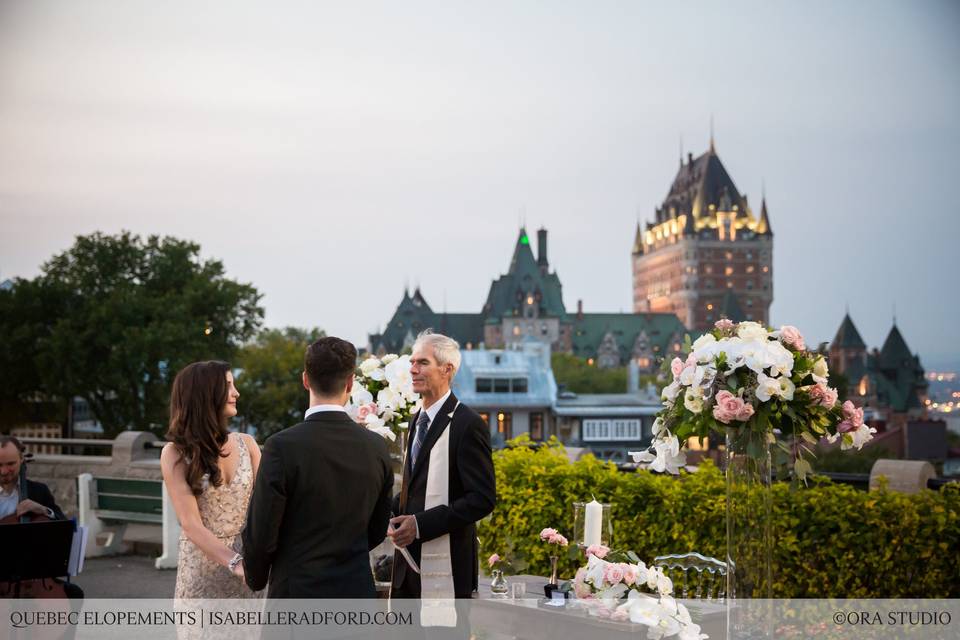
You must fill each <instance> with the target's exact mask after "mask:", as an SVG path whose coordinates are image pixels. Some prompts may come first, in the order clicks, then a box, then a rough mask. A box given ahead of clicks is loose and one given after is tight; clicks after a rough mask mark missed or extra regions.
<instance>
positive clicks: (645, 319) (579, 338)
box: [570, 313, 687, 361]
mask: <svg viewBox="0 0 960 640" xmlns="http://www.w3.org/2000/svg"><path fill="white" fill-rule="evenodd" d="M570 319H571V320H573V336H572V342H573V354H574V355H576V356H580V357H582V358H588V357H593V356H594V355H596V353H597V348H598V347H599V346H600V343H601V342H602V341H603V338H604V336H605V335H606V334H607V332H610V333H612V334H613V337H614V339H615V340H616V341H617V346H618V347H619V349H620V356H621V359H622V360H623V361H626V360H627V359H629V357H630V354H631V353H632V352H633V345H634V343H635V342H636V340H637V336H638V335H640V332H641V331H646V333H647V338H649V339H650V345H651V347H654V351H655V352H656V353H657V354H658V355H663V354H666V353H667V352H668V351H669V350H670V339H671V337H675V338H679V339H680V341H681V342H682V341H683V335H684V334H685V333H687V331H686V329H685V328H684V326H683V324H682V323H681V322H680V320H678V319H677V316H676V315H674V314H672V313H584V314H583V318H582V319H577V317H576V316H575V315H571V316H570Z"/></svg>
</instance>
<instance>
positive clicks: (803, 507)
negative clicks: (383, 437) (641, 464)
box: [478, 438, 960, 598]
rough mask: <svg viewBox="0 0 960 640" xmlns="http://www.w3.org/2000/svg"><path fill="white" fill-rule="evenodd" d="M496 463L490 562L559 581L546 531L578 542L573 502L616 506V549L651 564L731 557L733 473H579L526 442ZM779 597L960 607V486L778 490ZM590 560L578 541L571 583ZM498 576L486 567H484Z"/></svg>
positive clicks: (559, 451) (569, 568) (555, 447)
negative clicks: (493, 557) (514, 564)
mask: <svg viewBox="0 0 960 640" xmlns="http://www.w3.org/2000/svg"><path fill="white" fill-rule="evenodd" d="M513 444H515V445H517V446H515V447H514V448H509V449H503V450H500V451H497V452H495V453H494V463H495V466H496V475H497V507H496V509H495V510H494V512H493V513H492V514H491V515H490V517H489V518H487V519H485V520H484V521H482V522H481V523H480V525H479V531H478V535H479V537H480V540H481V542H482V546H481V556H482V558H483V559H484V560H485V559H486V558H487V557H488V556H489V555H490V554H491V553H495V552H497V553H501V554H503V552H504V549H507V548H513V549H514V552H515V553H516V554H518V555H519V556H520V557H521V558H522V560H523V562H524V563H526V567H527V568H526V570H525V572H526V573H531V574H536V575H547V574H548V572H549V556H550V554H551V551H555V550H556V548H555V547H550V546H549V545H547V544H546V543H543V542H540V541H539V538H538V534H539V533H540V530H541V529H543V528H544V527H555V528H556V529H558V530H559V531H560V532H561V533H563V534H564V535H566V536H567V537H568V538H571V540H572V537H573V503H574V502H577V501H589V500H590V499H591V495H593V496H595V497H596V499H597V500H599V501H601V502H610V503H613V511H612V517H613V520H614V530H613V540H612V546H614V547H617V548H623V549H632V550H634V551H636V552H637V555H639V556H640V558H641V559H643V560H645V561H646V562H648V563H650V562H652V561H653V558H654V557H655V556H657V555H663V554H668V553H685V552H688V551H698V552H700V553H703V554H706V555H709V556H713V557H716V558H720V559H723V558H724V556H725V548H726V543H725V535H726V533H725V531H726V529H725V519H724V506H725V485H724V478H723V474H722V473H721V472H720V471H719V470H718V469H717V468H716V467H715V466H713V465H711V464H709V463H708V464H704V465H702V466H701V467H700V470H699V471H698V472H696V473H693V474H683V475H681V476H680V477H672V476H666V475H659V474H654V473H650V472H647V471H641V472H638V473H621V472H619V471H617V468H616V466H614V465H613V464H610V463H604V462H600V461H599V460H597V459H596V458H594V457H592V456H586V457H585V458H584V459H582V460H580V461H578V462H576V463H571V462H569V461H568V459H567V457H566V455H565V453H564V451H563V448H562V447H561V446H560V445H559V444H558V443H557V442H556V441H555V440H553V441H551V443H550V444H549V445H548V446H544V447H541V448H539V449H537V448H533V447H532V446H529V445H530V443H529V441H527V440H526V439H525V438H521V439H517V440H515V441H514V442H513ZM772 491H773V516H772V517H773V522H772V530H773V538H774V560H773V564H774V566H773V577H774V585H773V591H774V597H777V598H827V597H836V598H905V597H916V598H921V597H922V598H957V597H960V554H958V553H957V552H958V550H960V487H958V486H956V485H950V486H946V487H944V488H943V489H941V490H940V491H923V492H921V493H920V494H918V495H905V494H901V493H897V492H893V491H875V492H865V491H858V490H856V489H854V488H853V487H850V486H846V485H839V484H832V483H830V482H829V481H825V480H824V481H816V480H815V481H814V482H811V484H810V486H809V487H802V486H800V487H798V486H794V485H790V484H788V483H776V484H774V486H773V489H772ZM581 564H583V558H582V556H580V555H579V554H578V553H577V552H576V548H575V546H574V545H573V543H572V542H571V549H570V550H569V553H568V554H566V555H564V556H561V559H560V575H561V577H564V578H570V577H572V576H573V574H574V572H575V571H576V568H577V567H578V566H580V565H581ZM481 566H483V567H484V568H486V562H481Z"/></svg>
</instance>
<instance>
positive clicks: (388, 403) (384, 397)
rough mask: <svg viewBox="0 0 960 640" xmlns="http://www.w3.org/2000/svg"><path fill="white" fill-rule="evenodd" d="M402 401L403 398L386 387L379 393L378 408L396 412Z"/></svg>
mask: <svg viewBox="0 0 960 640" xmlns="http://www.w3.org/2000/svg"><path fill="white" fill-rule="evenodd" d="M402 401H403V397H402V396H401V395H400V394H399V393H397V392H396V391H394V390H393V389H391V388H390V387H384V388H383V389H380V391H379V392H377V406H379V407H380V409H381V410H384V411H387V410H389V411H391V412H395V411H396V410H397V409H398V408H399V407H400V403H401V402H402Z"/></svg>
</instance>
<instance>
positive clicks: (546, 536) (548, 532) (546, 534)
mask: <svg viewBox="0 0 960 640" xmlns="http://www.w3.org/2000/svg"><path fill="white" fill-rule="evenodd" d="M555 535H557V530H556V529H551V528H550V527H547V528H546V529H544V530H543V531H541V532H540V539H541V540H547V541H549V540H550V538H552V537H553V536H555Z"/></svg>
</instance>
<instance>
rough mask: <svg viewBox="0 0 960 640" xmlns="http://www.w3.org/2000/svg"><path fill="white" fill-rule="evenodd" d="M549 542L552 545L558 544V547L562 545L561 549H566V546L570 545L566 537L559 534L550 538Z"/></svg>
mask: <svg viewBox="0 0 960 640" xmlns="http://www.w3.org/2000/svg"><path fill="white" fill-rule="evenodd" d="M547 542H549V543H550V544H558V545H560V546H561V547H565V546H567V544H569V542H568V541H567V539H566V538H565V537H563V536H562V535H560V534H559V533H556V534H554V535H552V536H550V538H549V539H548V540H547Z"/></svg>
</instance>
